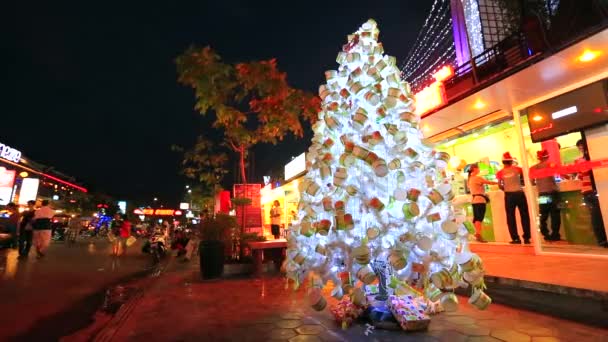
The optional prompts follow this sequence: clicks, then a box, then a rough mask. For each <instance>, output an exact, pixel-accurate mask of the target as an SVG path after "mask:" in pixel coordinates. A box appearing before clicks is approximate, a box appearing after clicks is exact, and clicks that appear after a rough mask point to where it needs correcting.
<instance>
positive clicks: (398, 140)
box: [393, 132, 407, 145]
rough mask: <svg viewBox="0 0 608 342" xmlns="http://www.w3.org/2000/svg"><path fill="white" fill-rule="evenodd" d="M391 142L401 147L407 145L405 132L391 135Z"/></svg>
mask: <svg viewBox="0 0 608 342" xmlns="http://www.w3.org/2000/svg"><path fill="white" fill-rule="evenodd" d="M393 140H394V141H395V144H397V145H403V144H405V143H407V134H406V133H405V132H397V133H395V135H393Z"/></svg>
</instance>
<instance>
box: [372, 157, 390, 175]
mask: <svg viewBox="0 0 608 342" xmlns="http://www.w3.org/2000/svg"><path fill="white" fill-rule="evenodd" d="M372 168H373V169H374V173H375V174H376V176H378V177H384V176H386V175H387V174H388V167H387V166H386V161H385V160H384V159H378V160H376V161H374V162H373V163H372Z"/></svg>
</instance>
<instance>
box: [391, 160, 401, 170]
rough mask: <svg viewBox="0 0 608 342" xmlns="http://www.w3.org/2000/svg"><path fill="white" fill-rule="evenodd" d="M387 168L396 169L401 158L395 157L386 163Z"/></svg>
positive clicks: (399, 166)
mask: <svg viewBox="0 0 608 342" xmlns="http://www.w3.org/2000/svg"><path fill="white" fill-rule="evenodd" d="M388 168H389V169H390V170H396V169H399V168H401V160H399V158H395V159H393V160H391V162H390V163H388Z"/></svg>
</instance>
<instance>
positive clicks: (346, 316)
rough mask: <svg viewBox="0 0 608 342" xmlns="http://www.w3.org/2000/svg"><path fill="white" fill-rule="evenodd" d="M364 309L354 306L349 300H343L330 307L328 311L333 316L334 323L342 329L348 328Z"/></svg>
mask: <svg viewBox="0 0 608 342" xmlns="http://www.w3.org/2000/svg"><path fill="white" fill-rule="evenodd" d="M364 310H365V307H363V306H359V305H355V304H354V303H353V302H352V301H351V300H350V299H348V298H344V299H342V300H341V301H339V302H338V303H337V304H336V305H332V306H331V307H330V309H329V311H330V312H331V313H332V315H333V316H334V319H335V320H336V323H338V325H340V326H341V327H342V328H343V329H346V328H348V327H349V326H350V325H351V324H352V323H353V321H355V320H356V319H357V318H359V317H360V316H361V315H362V314H363V311H364Z"/></svg>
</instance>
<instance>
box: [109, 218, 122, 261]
mask: <svg viewBox="0 0 608 342" xmlns="http://www.w3.org/2000/svg"><path fill="white" fill-rule="evenodd" d="M110 225H111V227H112V229H111V230H110V232H111V233H112V234H111V238H110V241H111V242H112V255H113V256H118V254H119V253H120V245H121V238H120V231H121V227H122V217H121V216H120V214H118V213H116V214H115V215H114V219H113V220H112V222H111V224H110Z"/></svg>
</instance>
